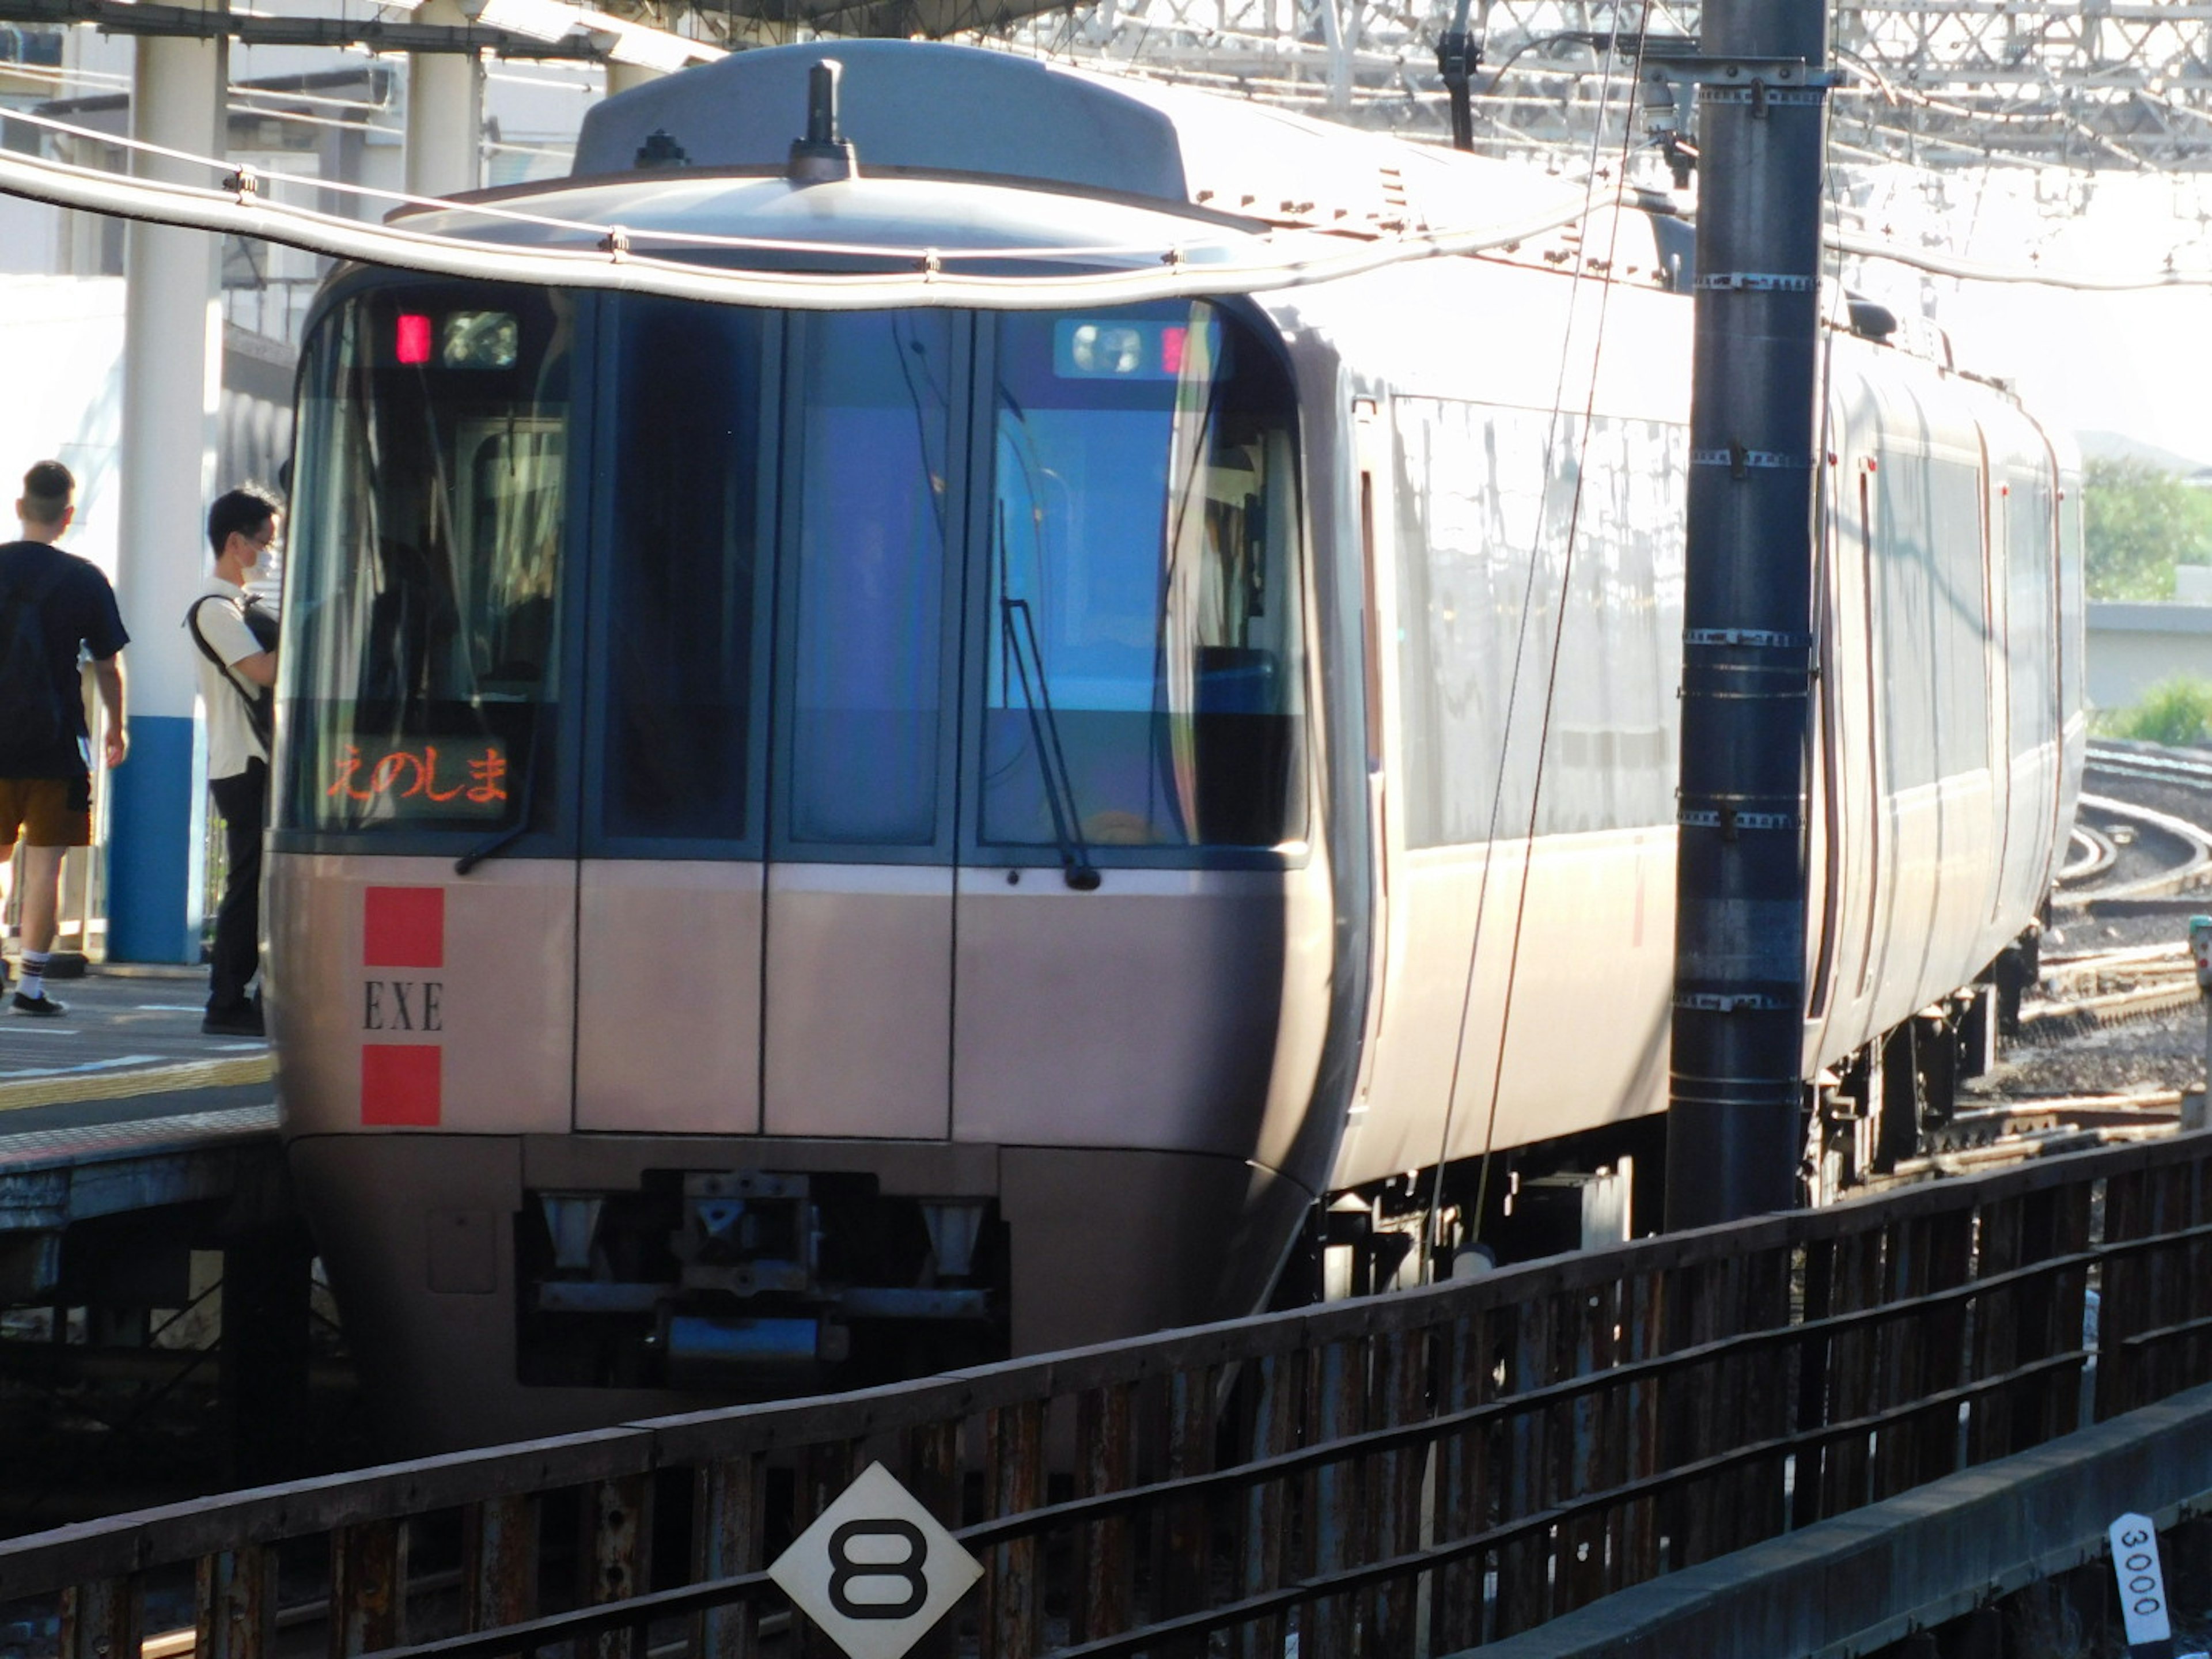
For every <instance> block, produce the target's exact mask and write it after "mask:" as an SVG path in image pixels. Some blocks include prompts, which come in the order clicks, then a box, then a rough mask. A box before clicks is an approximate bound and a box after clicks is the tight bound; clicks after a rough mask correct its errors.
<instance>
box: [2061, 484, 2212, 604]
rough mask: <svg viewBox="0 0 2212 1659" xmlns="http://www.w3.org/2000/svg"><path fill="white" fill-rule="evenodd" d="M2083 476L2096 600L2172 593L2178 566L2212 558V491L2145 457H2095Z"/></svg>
mask: <svg viewBox="0 0 2212 1659" xmlns="http://www.w3.org/2000/svg"><path fill="white" fill-rule="evenodd" d="M2081 482H2082V491H2081V509H2082V538H2083V541H2084V544H2085V545H2084V555H2085V557H2086V559H2087V566H2088V568H2087V581H2088V587H2089V597H2090V598H2091V599H2172V597H2173V567H2174V566H2175V565H2177V564H2212V491H2206V490H2202V489H2193V488H2191V486H2190V485H2188V484H2186V483H2183V482H2182V481H2181V480H2180V479H2179V478H2178V477H2175V476H2174V475H2173V474H2172V473H2171V472H2167V471H2163V470H2161V469H2160V468H2158V467H2155V466H2152V465H2148V463H2146V462H2143V461H2108V460H2099V461H2091V462H2090V463H2089V464H2088V465H2087V467H2085V468H2084V469H2083V473H2082V481H2081Z"/></svg>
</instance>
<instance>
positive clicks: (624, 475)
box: [575, 298, 779, 1134]
mask: <svg viewBox="0 0 2212 1659" xmlns="http://www.w3.org/2000/svg"><path fill="white" fill-rule="evenodd" d="M605 315H606V317H607V319H608V321H607V323H606V325H605V326H604V327H603V329H602V331H601V337H602V340H603V342H604V344H603V349H601V351H600V353H599V376H598V378H599V385H600V386H601V396H600V398H599V408H600V410H601V417H600V419H599V423H598V426H599V436H598V439H597V451H598V453H597V455H596V457H595V459H596V462H597V465H596V466H595V468H594V471H595V474H596V476H597V477H598V478H599V480H600V482H601V488H600V489H599V491H598V493H597V495H596V498H595V501H594V511H595V520H596V521H595V523H594V525H593V533H592V538H591V539H592V544H593V545H594V546H595V547H597V548H599V549H600V550H602V552H601V556H600V558H599V562H598V564H597V566H596V568H594V570H593V573H592V591H591V598H590V600H589V605H588V610H589V617H588V625H587V629H586V635H587V641H588V643H587V646H586V686H587V692H588V694H587V696H586V698H585V702H586V706H587V707H588V708H589V709H590V710H591V711H592V712H591V717H590V720H589V721H588V724H587V728H586V733H585V755H586V759H585V765H584V769H583V777H582V793H583V800H584V804H585V805H584V811H583V815H582V829H583V846H582V853H583V856H582V860H581V862H580V866H579V872H578V892H577V901H576V930H577V935H576V976H577V983H576V992H575V1009H576V1051H575V1068H576V1096H575V1123H576V1127H578V1128H580V1129H586V1130H591V1129H601V1130H615V1129H621V1130H630V1131H661V1132H691V1133H718V1134H729V1133H754V1132H757V1130H758V1129H759V1127H760V1120H761V1100H760V1083H759V1077H760V1067H759V1041H760V1026H761V956H762V948H763V927H764V921H765V888H766V869H765V857H764V854H765V848H766V842H767V834H766V811H765V805H766V790H765V781H766V758H767V746H768V745H767V742H766V739H765V729H766V725H767V708H768V690H769V684H768V665H769V613H770V606H769V602H768V595H769V582H770V574H771V572H772V571H773V569H774V566H775V559H774V557H773V550H774V547H775V538H774V518H773V502H774V501H775V490H774V488H773V483H774V473H773V468H774V465H775V456H774V454H773V453H772V446H770V445H769V444H766V443H764V442H763V439H762V434H763V432H772V431H773V430H774V429H775V428H774V424H773V422H771V421H769V419H768V418H766V417H767V416H768V414H769V400H770V399H771V398H774V397H775V395H776V387H777V385H778V374H777V361H776V359H777V355H778V349H779V340H778V331H777V330H776V329H775V326H774V325H773V322H772V320H771V319H767V318H765V317H763V314H762V313H757V312H750V311H742V310H737V309H733V308H732V307H702V306H690V305H683V304H679V303H676V302H673V301H664V300H653V299H635V298H631V299H623V300H621V301H616V302H613V303H611V304H610V305H609V306H608V307H606V311H605Z"/></svg>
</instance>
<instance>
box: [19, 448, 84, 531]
mask: <svg viewBox="0 0 2212 1659" xmlns="http://www.w3.org/2000/svg"><path fill="white" fill-rule="evenodd" d="M75 500H76V477H75V476H74V475H72V474H71V473H70V470H69V469H68V468H67V467H65V466H64V465H62V464H61V463H60V462H59V461H40V462H38V463H36V464H35V465H33V467H32V468H31V470H30V471H28V472H26V473H25V474H24V475H23V516H24V517H25V518H27V519H28V520H30V521H31V522H32V523H33V524H59V523H60V522H61V521H62V514H63V513H66V512H68V511H69V510H70V502H72V501H75Z"/></svg>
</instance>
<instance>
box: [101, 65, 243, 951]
mask: <svg viewBox="0 0 2212 1659" xmlns="http://www.w3.org/2000/svg"><path fill="white" fill-rule="evenodd" d="M228 67H229V47H228V42H227V41H226V40H223V39H222V38H221V37H216V38H215V39H211V40H194V39H190V38H182V37H173V36H172V37H161V36H151V35H149V36H142V37H141V38H140V39H139V40H138V41H137V66H136V72H135V76H134V79H133V83H132V93H131V134H132V136H133V137H136V138H138V139H140V140H142V141H143V142H145V143H154V144H160V145H162V146H164V147H166V148H167V149H173V150H179V151H183V152H185V153H186V154H188V155H204V156H219V155H222V153H223V144H224V137H225V132H224V117H223V100H224V96H225V94H226V91H227V82H228ZM132 168H133V171H134V172H135V173H137V174H138V176H140V177H142V178H155V179H167V180H171V181H174V182H178V183H182V184H189V185H199V186H202V187H205V186H207V185H212V184H215V183H217V182H219V180H218V179H216V177H215V176H214V175H213V174H212V173H210V170H209V169H208V168H206V167H201V166H196V165H194V164H193V163H191V162H190V161H176V160H173V159H170V158H168V157H166V156H161V155H148V154H146V153H144V152H143V151H141V152H136V153H134V156H133V161H132ZM220 252H221V243H220V240H219V239H218V238H216V237H215V236H211V235H210V234H207V233H206V232H204V231H197V230H179V229H177V228H173V227H172V226H167V225H151V224H133V225H131V227H130V228H129V230H128V231H127V232H126V240H125V245H124V261H123V265H124V280H125V301H124V307H125V310H124V371H123V465H122V473H123V477H122V486H123V487H122V503H121V507H122V510H121V515H120V523H119V526H118V528H119V531H120V539H121V546H120V549H119V551H118V557H117V568H116V575H117V580H116V584H115V586H116V597H117V598H118V600H119V601H120V602H121V605H122V607H123V620H124V624H125V627H127V628H128V629H130V630H131V648H130V649H129V650H128V651H127V652H125V654H124V661H125V665H126V668H127V670H128V672H129V676H130V705H131V755H130V758H129V760H128V761H127V762H126V763H125V764H124V765H123V766H122V767H121V768H120V769H118V770H117V771H116V772H114V773H113V774H112V775H111V778H110V783H109V799H110V812H111V817H110V822H109V830H108V842H107V895H108V900H107V913H108V921H107V954H108V956H109V957H110V959H111V960H117V961H124V962H182V963H192V962H197V961H198V960H199V957H200V941H199V932H200V887H201V877H202V873H203V861H204V860H203V854H202V848H203V845H204V834H203V831H204V826H205V823H206V805H205V800H204V794H205V792H204V790H203V789H202V787H201V786H200V772H201V766H200V763H199V762H198V760H197V755H196V744H195V742H194V737H193V730H194V727H193V715H192V708H193V702H194V698H195V696H196V694H197V687H196V676H195V673H194V670H193V664H194V663H195V662H196V661H197V658H196V657H194V655H193V654H192V650H191V646H190V645H189V644H188V643H187V642H186V641H185V635H184V631H183V629H182V628H181V627H180V626H179V623H181V621H182V619H183V617H184V614H185V607H186V606H188V605H190V604H191V600H192V596H193V595H194V594H195V593H197V592H198V591H199V587H200V584H201V581H202V580H203V572H204V570H205V568H206V566H207V544H206V540H205V538H204V535H203V534H202V524H203V520H204V515H205V513H206V511H207V504H208V501H209V499H210V496H211V495H213V494H214V489H215V483H216V478H215V468H216V437H217V427H216V415H217V412H218V408H217V406H218V403H219V400H220V398H221V397H222V287H221V265H220V263H219V254H220Z"/></svg>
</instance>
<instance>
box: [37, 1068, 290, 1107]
mask: <svg viewBox="0 0 2212 1659" xmlns="http://www.w3.org/2000/svg"><path fill="white" fill-rule="evenodd" d="M275 1076H276V1060H275V1058H274V1056H272V1055H270V1054H240V1055H238V1056H237V1057H235V1058H234V1059H230V1060H185V1061H183V1062H182V1063H180V1064H178V1065H173V1066H138V1067H135V1068H118V1069H117V1070H114V1071H112V1072H82V1073H64V1074H61V1075H58V1076H52V1077H27V1078H19V1079H14V1080H12V1081H9V1082H0V1112H8V1111H14V1110H15V1109H17V1108H19V1107H23V1106H59V1105H63V1104H64V1103H69V1102H71V1101H79V1100H127V1099H129V1098H131V1097H132V1096H134V1095H166V1094H173V1093H175V1092H176V1091H179V1090H182V1089H227V1088H230V1087H232V1086H233V1085H237V1084H241V1083H267V1082H269V1081H270V1079H272V1078H274V1077H275Z"/></svg>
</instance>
